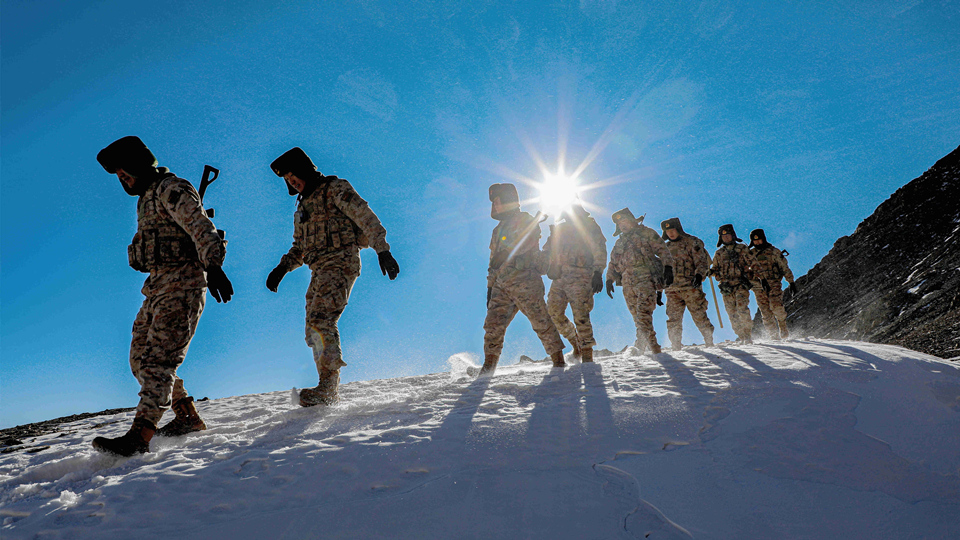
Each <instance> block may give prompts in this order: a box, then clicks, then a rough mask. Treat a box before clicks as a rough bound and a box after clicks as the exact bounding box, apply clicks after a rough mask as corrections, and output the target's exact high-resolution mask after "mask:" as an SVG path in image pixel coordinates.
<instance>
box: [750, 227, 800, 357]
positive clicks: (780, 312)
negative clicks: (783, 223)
mask: <svg viewBox="0 0 960 540" xmlns="http://www.w3.org/2000/svg"><path fill="white" fill-rule="evenodd" d="M750 253H752V254H753V256H754V257H755V258H756V259H757V270H756V272H755V273H754V276H753V281H752V282H751V283H752V285H753V295H754V296H756V298H757V306H758V307H759V308H760V314H761V315H762V316H763V326H764V328H765V329H766V330H767V334H768V335H769V336H770V339H774V340H779V339H787V337H788V336H789V335H790V333H789V332H788V331H787V310H786V309H784V308H783V288H782V287H783V284H782V280H783V278H786V279H787V283H789V284H790V286H791V287H793V288H794V290H795V289H796V284H795V283H794V282H793V272H791V271H790V266H788V265H787V258H786V257H784V256H783V252H782V251H780V250H779V249H777V248H776V246H774V245H773V244H770V243H768V242H767V235H766V234H765V233H764V232H763V229H755V230H754V231H753V232H751V233H750Z"/></svg>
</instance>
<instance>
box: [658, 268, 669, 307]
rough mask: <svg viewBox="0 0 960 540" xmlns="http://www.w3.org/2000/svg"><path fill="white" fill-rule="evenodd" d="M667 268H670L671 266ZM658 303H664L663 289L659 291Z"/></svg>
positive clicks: (660, 304)
mask: <svg viewBox="0 0 960 540" xmlns="http://www.w3.org/2000/svg"><path fill="white" fill-rule="evenodd" d="M667 268H670V267H669V266H668V267H667ZM657 305H658V306H662V305H663V291H657Z"/></svg>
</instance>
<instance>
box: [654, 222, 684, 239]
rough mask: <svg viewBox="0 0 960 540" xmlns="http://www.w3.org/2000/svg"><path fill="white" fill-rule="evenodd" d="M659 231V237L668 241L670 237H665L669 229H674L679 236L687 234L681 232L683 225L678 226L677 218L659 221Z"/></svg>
mask: <svg viewBox="0 0 960 540" xmlns="http://www.w3.org/2000/svg"><path fill="white" fill-rule="evenodd" d="M660 229H662V230H663V234H662V235H660V237H661V238H663V239H664V240H669V239H670V237H669V236H667V230H669V229H674V230H675V231H677V232H678V233H680V235H681V236H686V234H687V233H685V232H683V225H680V218H678V217H672V218H670V219H665V220H663V221H661V222H660Z"/></svg>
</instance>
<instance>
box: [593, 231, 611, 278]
mask: <svg viewBox="0 0 960 540" xmlns="http://www.w3.org/2000/svg"><path fill="white" fill-rule="evenodd" d="M592 225H593V227H592V229H593V230H592V231H591V233H592V234H591V235H590V240H591V242H590V250H591V253H592V254H593V270H594V271H595V272H603V269H604V268H606V267H607V239H606V238H604V237H603V231H602V230H600V226H599V225H597V222H596V221H594V222H593V224H592Z"/></svg>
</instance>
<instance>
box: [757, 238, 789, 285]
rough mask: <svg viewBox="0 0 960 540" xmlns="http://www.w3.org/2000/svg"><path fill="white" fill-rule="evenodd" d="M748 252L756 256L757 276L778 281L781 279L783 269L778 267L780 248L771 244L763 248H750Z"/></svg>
mask: <svg viewBox="0 0 960 540" xmlns="http://www.w3.org/2000/svg"><path fill="white" fill-rule="evenodd" d="M750 252H751V253H753V256H754V257H756V258H757V263H758V264H759V265H760V268H759V272H758V274H759V277H760V278H762V279H766V280H773V281H780V280H781V279H783V269H782V268H781V267H780V257H782V255H781V254H780V250H779V249H777V248H776V247H774V246H773V245H771V244H767V247H765V248H763V249H757V248H754V247H751V248H750Z"/></svg>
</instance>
